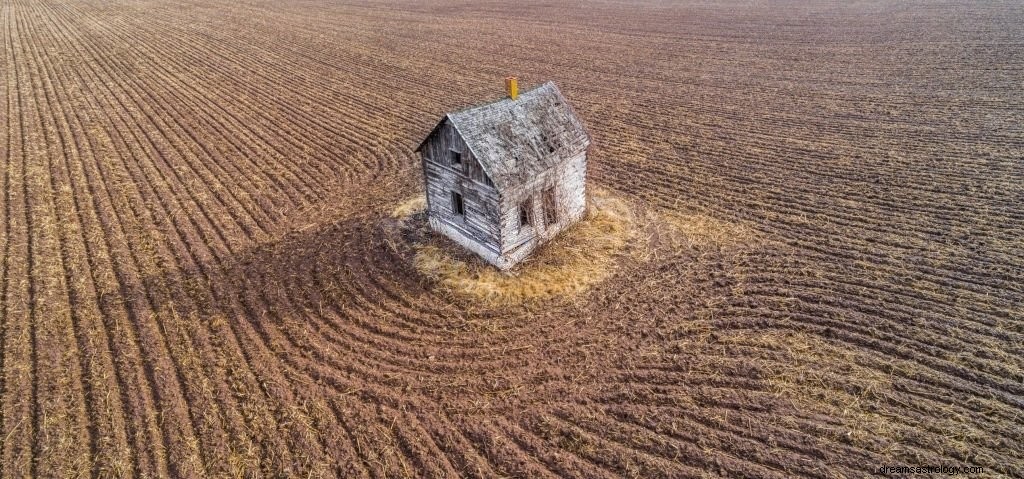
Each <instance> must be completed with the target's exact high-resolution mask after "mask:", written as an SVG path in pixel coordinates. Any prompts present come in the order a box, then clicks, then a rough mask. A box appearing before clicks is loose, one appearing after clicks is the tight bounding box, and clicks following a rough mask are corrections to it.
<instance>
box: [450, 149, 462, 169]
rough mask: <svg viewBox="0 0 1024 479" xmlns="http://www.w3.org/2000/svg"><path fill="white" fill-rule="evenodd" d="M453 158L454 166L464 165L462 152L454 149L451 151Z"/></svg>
mask: <svg viewBox="0 0 1024 479" xmlns="http://www.w3.org/2000/svg"><path fill="white" fill-rule="evenodd" d="M449 153H450V157H451V160H452V166H462V153H461V152H458V151H455V150H452V151H450V152H449Z"/></svg>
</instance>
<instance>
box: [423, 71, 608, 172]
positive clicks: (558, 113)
mask: <svg viewBox="0 0 1024 479" xmlns="http://www.w3.org/2000/svg"><path fill="white" fill-rule="evenodd" d="M445 121H450V122H451V123H452V125H454V126H455V129H456V130H458V132H459V134H460V135H461V136H462V139H463V140H464V141H465V142H466V144H467V145H468V146H469V150H470V151H471V152H472V153H473V156H474V157H476V159H477V160H478V161H479V162H480V166H481V167H483V169H484V171H485V172H486V173H487V176H488V177H490V178H491V181H492V182H493V183H494V185H495V186H496V187H497V188H498V189H505V188H510V187H515V186H517V185H520V184H522V183H524V182H526V181H527V180H529V179H530V178H534V177H535V176H536V175H537V174H539V173H542V172H544V171H546V170H548V169H549V168H551V167H553V166H555V165H557V164H559V163H561V162H562V160H565V159H568V158H570V157H572V156H574V155H576V154H578V153H581V152H583V151H584V150H586V148H587V146H588V145H590V137H589V136H587V132H586V131H585V130H584V129H583V125H582V124H581V123H580V120H579V118H577V117H576V114H575V112H573V110H572V107H571V106H569V103H568V102H566V101H565V97H563V96H562V92H560V91H559V90H558V87H557V86H555V84H554V83H552V82H547V83H545V84H543V85H541V86H539V87H537V88H534V89H533V90H530V91H528V92H525V93H522V94H520V95H519V98H517V99H515V100H513V99H511V98H505V99H503V100H499V101H496V102H494V103H489V104H486V105H482V106H477V107H473V108H469V109H466V110H462V111H459V112H456V113H449V114H447V115H445V117H444V118H443V119H441V121H440V122H439V123H438V124H437V126H435V127H434V130H433V131H431V133H430V135H427V139H429V138H430V136H431V135H433V133H434V131H436V130H437V128H439V127H440V126H441V125H443V124H444V122H445ZM427 139H425V140H423V143H421V144H420V146H419V147H417V148H416V151H419V150H420V148H422V147H423V145H424V144H425V143H426V142H427Z"/></svg>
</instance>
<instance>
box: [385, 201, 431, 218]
mask: <svg viewBox="0 0 1024 479" xmlns="http://www.w3.org/2000/svg"><path fill="white" fill-rule="evenodd" d="M426 208H427V198H426V197H423V196H416V197H413V198H409V199H408V200H405V201H404V202H402V204H400V205H398V206H396V207H395V209H394V210H392V211H391V217H392V218H407V217H409V216H412V215H414V214H416V213H419V212H421V211H423V210H425V209H426Z"/></svg>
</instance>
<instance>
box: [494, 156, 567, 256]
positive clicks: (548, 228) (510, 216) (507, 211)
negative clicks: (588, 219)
mask: <svg viewBox="0 0 1024 479" xmlns="http://www.w3.org/2000/svg"><path fill="white" fill-rule="evenodd" d="M586 177H587V153H586V152H585V151H584V152H582V153H580V154H578V155H576V156H574V157H571V158H569V159H567V160H565V161H563V162H562V163H560V164H559V165H558V166H556V167H555V168H554V169H552V170H551V171H548V172H546V173H544V174H543V175H540V176H538V177H537V178H536V179H534V180H533V181H530V182H528V183H526V184H523V185H521V186H519V187H517V188H516V189H515V190H512V191H504V192H502V195H501V202H500V205H499V209H500V211H501V233H500V235H499V237H500V239H501V256H502V258H503V262H505V263H507V264H509V265H514V264H515V263H518V262H519V261H521V260H522V259H524V258H525V257H526V256H527V255H529V254H530V253H531V252H532V251H533V250H534V249H536V248H537V247H538V246H540V245H542V244H544V243H546V242H547V241H548V240H550V239H551V238H553V237H554V236H555V235H557V234H558V233H559V232H561V231H562V230H564V229H565V228H566V227H568V226H569V225H572V224H573V223H575V222H576V221H578V220H579V219H580V218H582V217H583V215H584V213H586V207H587V205H586V201H587V200H586V198H587V195H586ZM550 187H554V188H555V200H556V207H557V210H558V216H557V217H558V222H557V223H555V224H552V225H545V224H544V211H543V198H542V195H543V191H544V190H545V189H547V188H550ZM527 198H530V199H532V201H531V203H532V204H531V206H532V211H531V213H532V219H533V221H532V225H531V226H526V227H522V228H521V227H520V226H519V205H520V204H521V203H522V202H523V201H524V200H526V199H527Z"/></svg>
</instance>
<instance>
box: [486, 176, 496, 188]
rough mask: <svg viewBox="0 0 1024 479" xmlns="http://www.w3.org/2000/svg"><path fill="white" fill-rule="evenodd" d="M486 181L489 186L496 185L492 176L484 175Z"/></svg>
mask: <svg viewBox="0 0 1024 479" xmlns="http://www.w3.org/2000/svg"><path fill="white" fill-rule="evenodd" d="M484 183H486V184H487V186H490V187H494V182H493V181H491V177H490V176H487V175H484Z"/></svg>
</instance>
